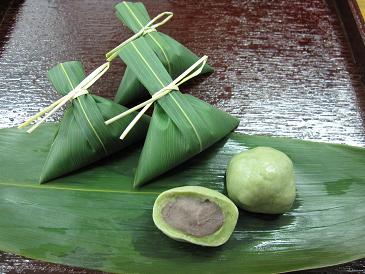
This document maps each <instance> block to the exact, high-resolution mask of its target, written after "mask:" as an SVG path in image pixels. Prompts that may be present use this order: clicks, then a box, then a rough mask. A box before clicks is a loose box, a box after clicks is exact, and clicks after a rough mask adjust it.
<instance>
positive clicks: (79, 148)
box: [40, 61, 150, 183]
mask: <svg viewBox="0 0 365 274" xmlns="http://www.w3.org/2000/svg"><path fill="white" fill-rule="evenodd" d="M48 78H49V79H50V81H51V82H52V83H53V85H54V87H55V89H56V90H57V91H58V92H59V93H60V94H62V95H66V94H68V93H69V92H70V91H71V90H73V89H74V88H75V87H76V86H77V85H78V84H79V83H80V82H81V81H82V80H83V79H84V78H85V73H84V69H83V66H82V64H81V63H80V62H77V61H71V62H65V63H61V64H59V65H57V66H55V67H53V68H52V69H51V70H50V71H49V72H48ZM125 110H127V108H125V107H123V106H121V105H119V104H117V103H114V102H112V101H110V100H107V99H105V98H102V97H99V96H96V95H91V94H88V93H86V94H84V95H81V96H78V97H77V98H75V99H73V100H72V103H71V105H70V106H69V107H68V109H67V110H66V113H65V115H64V117H63V118H62V120H61V122H60V124H59V129H58V132H57V133H56V135H55V137H54V140H53V142H52V146H51V148H50V151H49V153H48V156H47V159H46V162H45V164H44V166H43V170H42V173H41V176H40V182H41V183H44V182H47V181H49V180H51V179H54V178H57V177H59V176H62V175H65V174H67V173H70V172H72V171H75V170H77V169H80V168H82V167H84V166H87V165H89V164H91V163H94V162H96V161H98V160H100V159H102V158H104V157H106V156H108V155H110V154H112V153H115V152H117V151H119V150H121V149H123V148H125V147H127V146H129V145H131V144H133V143H136V142H139V141H141V140H143V139H144V138H145V135H146V132H147V128H148V124H149V120H150V118H149V117H148V116H146V115H144V116H143V117H142V118H141V120H140V121H139V123H138V124H137V125H136V127H134V128H133V130H132V132H131V134H130V135H129V136H128V137H127V138H126V139H125V140H123V141H121V140H119V138H118V136H119V135H120V131H121V130H123V129H124V128H125V127H126V126H127V125H128V124H129V123H130V121H131V120H132V119H133V117H134V116H135V114H132V115H131V116H130V117H129V116H128V117H126V118H125V119H122V120H119V121H117V122H116V123H114V124H113V125H108V126H107V125H105V124H104V120H106V119H109V118H110V117H113V116H115V115H116V114H118V113H120V112H121V111H125Z"/></svg>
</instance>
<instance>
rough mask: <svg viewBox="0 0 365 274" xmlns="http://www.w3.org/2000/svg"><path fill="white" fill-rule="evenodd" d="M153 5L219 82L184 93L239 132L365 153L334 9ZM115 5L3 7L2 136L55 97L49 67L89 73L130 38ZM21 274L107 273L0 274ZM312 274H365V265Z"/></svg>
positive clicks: (30, 264)
mask: <svg viewBox="0 0 365 274" xmlns="http://www.w3.org/2000/svg"><path fill="white" fill-rule="evenodd" d="M144 2H145V4H146V6H147V8H148V10H149V11H150V13H151V15H153V16H154V15H156V14H158V13H160V12H162V11H172V12H174V13H175V15H174V18H173V20H172V21H171V22H169V23H168V24H166V25H165V26H163V27H162V30H163V31H164V32H166V33H167V34H169V35H171V36H172V37H174V38H175V39H177V40H179V41H180V42H182V43H183V44H185V45H187V46H188V47H189V48H191V49H192V50H193V51H194V52H196V53H198V54H199V55H203V54H207V55H208V56H209V58H210V63H211V64H212V65H213V66H214V67H215V68H216V71H215V73H214V74H212V75H211V76H209V77H205V78H200V79H197V80H194V81H193V83H192V84H189V85H187V86H186V88H185V91H186V92H189V93H191V94H193V95H195V96H197V97H199V98H201V99H204V100H206V101H208V102H210V103H212V104H214V105H216V106H218V107H220V108H222V109H224V110H226V111H228V112H230V113H232V114H234V115H236V116H237V117H239V118H240V120H241V123H240V126H239V127H238V129H237V131H238V132H242V133H248V134H269V135H275V136H289V137H296V138H300V139H309V140H320V141H327V142H336V143H346V144H350V145H358V146H364V145H365V125H364V121H365V120H364V119H365V90H364V86H363V83H362V82H361V77H362V76H363V75H362V70H361V67H360V66H359V65H358V63H356V62H354V60H353V55H352V52H351V47H350V46H349V43H348V40H347V39H346V35H345V32H344V31H343V29H342V23H341V21H340V20H339V18H338V17H337V15H336V9H335V6H334V4H333V1H323V0H312V1H302V0H293V1H285V0H277V1H269V0H265V1H263V0H252V1H242V0H231V1H229V0H225V1H214V0H206V1H193V0H187V1H181V0H180V1H178V0H170V1H162V0H160V1H154V0H146V1H144ZM116 3H117V2H116V1H112V0H110V1H97V0H89V1H86V0H78V1H71V0H69V1H64V0H52V1H46V0H26V1H20V0H13V1H1V4H0V127H9V126H14V125H17V124H19V123H20V122H21V121H23V120H24V119H25V118H26V117H28V116H29V115H31V114H34V113H35V112H36V111H37V110H38V109H39V108H41V107H43V106H46V105H47V104H49V103H50V102H51V101H53V100H55V99H56V98H58V95H57V94H56V92H55V91H54V90H53V89H52V88H51V85H50V84H49V82H48V81H47V79H46V77H45V72H46V71H47V69H49V68H50V67H52V66H53V65H55V64H56V63H58V62H63V61H67V60H75V59H81V60H82V61H83V62H84V64H85V67H86V70H87V71H91V70H92V69H93V68H95V67H96V66H98V65H100V64H101V63H102V62H103V60H104V53H106V52H107V51H108V50H110V49H111V48H113V47H115V46H116V45H117V44H119V43H120V42H121V41H123V40H124V39H126V38H128V37H129V36H130V35H131V33H130V32H129V31H128V30H127V29H126V28H124V27H122V26H121V24H120V22H119V21H118V20H117V19H116V17H115V16H114V10H113V6H114V5H115V4H116ZM348 38H349V40H351V36H350V37H348ZM124 69H125V68H124V66H123V64H121V62H116V63H115V64H113V66H112V69H111V71H110V72H109V73H108V74H107V75H106V76H105V78H103V81H102V82H100V83H97V84H96V85H95V87H94V88H93V91H94V92H95V93H98V94H101V95H104V96H106V97H110V98H111V97H113V96H114V93H115V91H116V88H117V86H118V84H119V80H120V79H121V77H122V74H123V72H124ZM61 115H62V113H60V114H57V115H55V116H54V118H53V119H55V120H56V119H59V117H60V116H61ZM339 252H341V250H339ZM14 272H15V273H65V272H67V273H98V272H93V271H89V270H84V269H77V268H71V267H67V266H61V265H54V264H48V263H43V262H39V261H34V260H28V259H26V258H23V257H19V256H16V255H12V254H7V253H0V273H14ZM305 272H306V273H365V261H363V260H360V261H356V262H352V263H348V264H345V265H342V266H335V267H330V268H325V269H320V270H313V271H305ZM303 273H304V272H303Z"/></svg>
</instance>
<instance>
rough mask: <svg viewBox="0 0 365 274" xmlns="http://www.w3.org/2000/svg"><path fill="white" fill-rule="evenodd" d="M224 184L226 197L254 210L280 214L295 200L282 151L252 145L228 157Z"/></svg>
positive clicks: (290, 167) (288, 162)
mask: <svg viewBox="0 0 365 274" xmlns="http://www.w3.org/2000/svg"><path fill="white" fill-rule="evenodd" d="M226 184H227V191H228V196H229V198H230V199H231V200H232V201H233V202H234V203H235V204H236V205H237V206H239V207H240V208H242V209H245V210H247V211H251V212H256V213H267V214H281V213H284V212H286V211H288V210H289V209H290V208H291V207H292V205H293V202H294V199H295V178H294V172H293V163H292V161H291V160H290V159H289V157H288V156H287V155H286V154H284V153H283V152H281V151H279V150H276V149H273V148H270V147H256V148H254V149H250V150H247V151H244V152H241V153H239V154H236V155H235V156H233V157H232V159H231V160H230V162H229V164H228V168H227V174H226Z"/></svg>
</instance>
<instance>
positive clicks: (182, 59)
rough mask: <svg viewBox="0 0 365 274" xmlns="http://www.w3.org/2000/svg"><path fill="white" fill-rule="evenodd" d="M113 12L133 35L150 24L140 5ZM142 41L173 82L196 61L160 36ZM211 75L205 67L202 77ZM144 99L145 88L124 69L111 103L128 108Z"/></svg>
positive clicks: (126, 5)
mask: <svg viewBox="0 0 365 274" xmlns="http://www.w3.org/2000/svg"><path fill="white" fill-rule="evenodd" d="M115 8H116V15H117V17H118V18H119V19H120V20H121V21H122V22H123V24H124V25H126V26H127V27H128V28H129V29H131V30H132V31H133V32H135V33H137V32H139V31H140V30H141V29H142V28H143V27H144V26H145V25H146V24H147V23H148V22H149V21H150V20H151V19H150V17H149V15H148V12H147V10H146V8H145V6H144V5H143V4H142V3H139V2H138V3H131V2H121V3H119V4H117V5H116V7H115ZM144 37H145V38H146V42H147V43H148V45H149V46H150V47H151V48H152V50H153V51H154V52H155V53H156V54H157V56H158V58H159V59H160V61H161V62H162V64H163V65H164V67H165V68H166V70H167V72H168V73H169V74H170V75H171V77H172V78H173V79H175V78H176V77H178V76H179V75H180V74H181V73H183V72H184V71H185V70H186V69H187V68H189V67H190V66H191V65H192V64H194V63H195V62H196V61H197V60H198V59H199V58H198V56H196V55H195V54H194V53H193V52H191V51H190V50H189V49H187V48H186V47H184V46H183V45H182V44H180V43H179V42H177V41H176V40H174V39H173V38H171V37H170V36H168V35H166V34H164V33H161V32H158V31H151V32H148V33H146V34H145V35H144ZM212 71H213V69H212V67H210V66H209V65H207V64H206V65H205V66H204V69H203V71H202V73H208V72H212ZM147 97H148V92H147V91H146V89H145V87H144V86H143V85H142V84H141V83H140V81H139V80H138V77H137V76H136V74H135V73H134V72H133V70H132V69H131V68H129V67H127V69H126V71H125V74H124V76H123V79H122V81H121V84H120V86H119V88H118V91H117V94H116V96H115V99H114V100H115V102H117V103H119V104H122V105H129V104H131V103H133V102H135V101H136V100H138V99H141V98H147Z"/></svg>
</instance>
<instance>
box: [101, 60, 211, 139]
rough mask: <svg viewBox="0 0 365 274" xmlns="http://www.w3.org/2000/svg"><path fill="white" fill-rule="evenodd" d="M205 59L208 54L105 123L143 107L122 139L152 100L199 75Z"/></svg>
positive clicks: (150, 104)
mask: <svg viewBox="0 0 365 274" xmlns="http://www.w3.org/2000/svg"><path fill="white" fill-rule="evenodd" d="M207 59H208V56H206V55H204V56H203V57H202V58H200V59H199V60H198V61H196V62H195V63H194V64H193V65H192V66H191V67H189V68H188V69H187V70H186V71H185V72H183V73H182V74H181V75H180V76H179V77H177V78H176V79H175V80H174V81H172V82H171V83H170V84H168V85H167V86H165V87H163V88H162V89H160V90H159V91H158V92H156V93H154V94H153V95H152V98H150V99H148V100H147V101H145V102H143V103H141V104H139V105H137V106H135V107H133V108H131V109H129V110H127V111H124V112H122V113H121V114H119V115H117V116H114V117H113V118H111V119H109V120H107V121H106V122H105V124H106V125H109V124H111V123H113V122H115V121H117V120H119V119H121V118H123V117H125V116H127V115H129V114H131V113H132V112H134V111H136V110H139V109H141V108H143V109H142V110H141V111H140V112H139V113H138V114H137V115H136V117H134V119H133V120H132V121H131V123H130V124H129V125H128V127H127V128H126V129H125V130H124V131H123V133H122V135H121V136H120V139H122V140H123V139H124V138H125V137H126V136H127V134H128V133H129V131H130V130H131V129H132V128H133V127H134V126H135V124H136V123H137V122H138V120H139V119H140V118H141V117H142V115H143V114H144V113H145V112H146V111H147V110H148V109H149V108H150V107H151V106H152V104H153V103H154V102H156V101H157V100H158V99H160V98H161V97H163V96H165V95H167V94H168V93H170V92H171V91H173V90H179V86H180V85H181V84H183V83H185V82H186V81H188V80H190V79H191V78H193V77H195V76H197V75H199V74H200V73H201V72H202V70H203V68H204V66H205V64H206V62H207ZM199 65H200V66H199ZM198 66H199V67H198Z"/></svg>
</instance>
